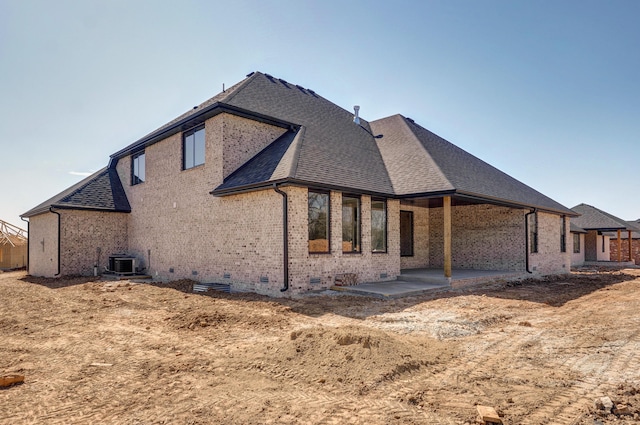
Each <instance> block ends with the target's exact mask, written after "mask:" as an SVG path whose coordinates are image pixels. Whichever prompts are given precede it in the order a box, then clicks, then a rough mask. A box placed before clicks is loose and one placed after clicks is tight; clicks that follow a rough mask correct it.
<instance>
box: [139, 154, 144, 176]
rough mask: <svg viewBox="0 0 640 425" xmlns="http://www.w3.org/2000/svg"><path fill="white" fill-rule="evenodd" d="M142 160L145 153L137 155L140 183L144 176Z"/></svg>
mask: <svg viewBox="0 0 640 425" xmlns="http://www.w3.org/2000/svg"><path fill="white" fill-rule="evenodd" d="M144 160H145V155H144V154H140V156H138V180H140V183H143V182H144V177H145V164H144Z"/></svg>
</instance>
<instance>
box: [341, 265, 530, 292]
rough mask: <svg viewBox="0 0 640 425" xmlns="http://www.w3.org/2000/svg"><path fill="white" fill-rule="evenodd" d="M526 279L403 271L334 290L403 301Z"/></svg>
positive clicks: (488, 273) (500, 274) (515, 275)
mask: <svg viewBox="0 0 640 425" xmlns="http://www.w3.org/2000/svg"><path fill="white" fill-rule="evenodd" d="M522 277H526V275H525V274H523V273H521V272H509V271H502V270H468V269H454V270H452V271H451V279H450V280H449V279H447V278H445V277H444V271H443V270H442V269H403V270H401V272H400V275H399V276H398V278H397V279H396V280H392V281H385V282H367V283H360V284H358V285H352V286H332V287H331V289H332V290H334V291H342V292H350V293H354V294H361V295H367V296H372V297H380V298H400V297H409V296H413V295H419V294H422V293H425V292H430V291H443V290H448V289H452V288H453V289H455V288H462V287H465V286H471V285H475V284H480V283H486V282H490V281H492V280H514V279H518V278H522Z"/></svg>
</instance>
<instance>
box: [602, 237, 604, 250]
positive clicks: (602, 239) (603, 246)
mask: <svg viewBox="0 0 640 425" xmlns="http://www.w3.org/2000/svg"><path fill="white" fill-rule="evenodd" d="M602 252H604V235H602Z"/></svg>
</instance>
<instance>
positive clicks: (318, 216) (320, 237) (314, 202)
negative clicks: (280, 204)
mask: <svg viewBox="0 0 640 425" xmlns="http://www.w3.org/2000/svg"><path fill="white" fill-rule="evenodd" d="M328 252H329V194H328V193H322V192H313V191H309V253H316V254H317V253H328Z"/></svg>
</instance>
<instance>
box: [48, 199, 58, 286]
mask: <svg viewBox="0 0 640 425" xmlns="http://www.w3.org/2000/svg"><path fill="white" fill-rule="evenodd" d="M49 212H52V213H54V214H55V215H57V216H58V273H56V274H54V275H53V276H54V277H55V276H60V258H61V254H60V246H61V243H60V213H59V212H56V211H54V210H53V207H49Z"/></svg>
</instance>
